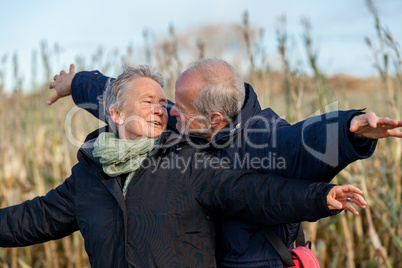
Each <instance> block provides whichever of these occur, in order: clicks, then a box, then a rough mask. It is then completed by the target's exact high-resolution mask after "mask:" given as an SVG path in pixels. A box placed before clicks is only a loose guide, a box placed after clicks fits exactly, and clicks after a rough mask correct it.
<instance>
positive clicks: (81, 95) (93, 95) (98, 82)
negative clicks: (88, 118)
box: [71, 71, 114, 122]
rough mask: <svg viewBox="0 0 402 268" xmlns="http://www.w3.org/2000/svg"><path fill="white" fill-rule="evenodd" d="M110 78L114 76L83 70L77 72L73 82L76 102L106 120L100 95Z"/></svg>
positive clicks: (72, 91) (73, 93)
mask: <svg viewBox="0 0 402 268" xmlns="http://www.w3.org/2000/svg"><path fill="white" fill-rule="evenodd" d="M109 80H114V78H110V77H107V76H105V75H103V74H102V73H101V72H99V71H91V72H87V71H83V72H79V73H77V74H76V75H75V76H74V78H73V81H72V83H71V96H72V97H73V100H74V103H75V104H76V105H77V106H78V107H81V108H83V109H85V110H86V111H88V112H89V113H91V114H92V115H93V116H95V117H96V118H98V119H100V120H102V121H104V122H105V115H104V111H103V105H102V104H101V103H100V102H99V99H98V97H99V96H101V95H102V94H103V92H104V91H105V88H106V84H107V83H108V81H109Z"/></svg>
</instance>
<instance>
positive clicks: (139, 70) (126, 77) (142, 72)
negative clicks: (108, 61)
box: [99, 65, 165, 134]
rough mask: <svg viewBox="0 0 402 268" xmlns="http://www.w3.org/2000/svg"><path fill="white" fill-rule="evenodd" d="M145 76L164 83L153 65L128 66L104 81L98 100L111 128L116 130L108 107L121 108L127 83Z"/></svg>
mask: <svg viewBox="0 0 402 268" xmlns="http://www.w3.org/2000/svg"><path fill="white" fill-rule="evenodd" d="M141 77H147V78H150V79H152V80H154V81H155V82H157V83H158V84H159V85H160V86H161V87H162V88H163V87H164V85H165V83H164V81H163V77H162V75H161V74H160V73H159V72H158V70H157V69H156V68H155V67H152V66H150V65H139V66H137V67H128V68H127V69H125V70H124V72H123V73H122V74H120V75H119V76H118V77H117V79H116V80H113V81H112V80H110V79H109V80H108V82H107V83H106V90H105V92H104V93H103V95H102V96H100V97H99V101H101V102H102V103H103V109H104V113H105V115H106V120H107V122H108V124H109V126H110V127H111V129H112V130H113V132H114V133H116V134H117V133H118V132H117V125H116V123H115V122H114V121H113V120H112V118H111V116H110V114H109V109H110V107H112V106H113V107H114V108H115V109H116V110H121V109H122V108H123V107H124V106H125V105H126V103H127V93H128V92H129V90H128V89H129V84H130V82H131V81H132V80H134V79H136V78H141Z"/></svg>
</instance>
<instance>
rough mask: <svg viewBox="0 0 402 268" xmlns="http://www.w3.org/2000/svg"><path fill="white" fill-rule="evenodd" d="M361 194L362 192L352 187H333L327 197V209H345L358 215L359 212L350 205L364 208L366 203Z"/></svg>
mask: <svg viewBox="0 0 402 268" xmlns="http://www.w3.org/2000/svg"><path fill="white" fill-rule="evenodd" d="M362 194H363V191H362V190H360V189H359V188H357V187H355V186H352V185H342V186H334V187H333V188H332V189H331V190H330V191H329V193H328V195H327V205H328V208H329V209H330V210H334V209H346V210H349V211H350V212H352V213H353V214H355V215H359V212H357V210H356V209H355V208H354V207H353V206H352V205H351V204H350V203H355V204H356V205H358V206H359V207H361V208H366V205H367V202H366V201H365V200H364V198H363V197H362V196H361V195H362Z"/></svg>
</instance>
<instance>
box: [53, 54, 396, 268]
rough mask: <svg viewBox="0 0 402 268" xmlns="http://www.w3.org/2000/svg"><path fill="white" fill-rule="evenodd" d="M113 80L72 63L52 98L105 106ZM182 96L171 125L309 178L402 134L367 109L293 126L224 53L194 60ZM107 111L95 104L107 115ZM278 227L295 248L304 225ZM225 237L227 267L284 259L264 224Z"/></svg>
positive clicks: (326, 177)
mask: <svg viewBox="0 0 402 268" xmlns="http://www.w3.org/2000/svg"><path fill="white" fill-rule="evenodd" d="M108 79H109V78H108V77H105V76H103V75H102V74H101V73H99V72H96V71H95V72H80V73H78V74H75V72H74V66H71V67H70V72H69V73H65V72H63V71H62V72H61V73H60V75H56V76H55V78H54V80H55V81H54V82H53V83H52V84H51V86H50V87H51V88H55V89H56V95H54V96H52V97H51V98H50V99H49V100H48V104H52V103H53V102H54V101H56V100H57V99H58V98H60V97H63V96H67V95H69V94H71V93H72V97H73V99H74V101H75V103H76V104H77V105H80V104H83V103H91V104H98V102H97V97H98V96H99V95H101V94H102V92H103V90H104V87H105V85H106V83H107V81H108ZM70 87H71V88H70ZM175 101H176V103H175V104H174V106H173V107H172V108H171V109H170V115H171V116H172V117H171V118H170V119H169V123H168V124H169V127H170V128H171V129H174V128H177V130H178V131H179V132H181V133H184V134H183V135H186V133H197V134H199V135H202V136H204V137H205V138H206V139H208V141H210V144H211V145H212V146H211V148H212V150H214V153H215V154H216V155H217V156H218V157H220V158H227V159H228V160H229V161H230V162H231V164H232V165H233V166H234V167H235V168H238V169H254V170H258V171H260V172H263V173H268V174H280V175H282V176H286V177H295V178H299V179H304V180H315V181H324V182H329V181H330V180H331V179H332V178H333V177H334V176H335V175H336V174H337V173H338V172H339V171H340V170H342V169H343V168H344V167H346V166H347V165H348V164H349V163H351V162H353V161H355V160H358V159H364V158H367V157H369V156H370V155H371V154H372V153H373V152H374V149H375V146H376V140H374V139H378V138H383V137H387V136H395V137H401V136H402V133H401V132H400V131H397V130H392V129H394V128H396V127H400V126H402V122H397V121H395V120H391V119H389V118H378V117H377V116H375V114H373V113H367V114H364V113H363V112H362V111H361V110H350V111H336V112H332V113H328V114H324V115H321V116H318V117H313V118H310V119H308V120H306V121H302V122H299V123H297V124H295V125H292V126H290V125H289V124H288V123H287V122H286V121H284V120H282V119H280V118H279V117H278V116H277V115H276V114H275V113H274V112H273V111H272V110H271V109H266V110H263V111H262V110H261V108H260V105H259V103H258V100H257V96H256V94H255V92H254V91H253V89H252V87H251V86H250V85H248V84H243V81H242V79H241V77H240V75H239V74H238V73H237V72H236V70H235V69H234V68H233V67H232V66H231V65H229V64H228V63H226V62H225V61H222V60H218V59H203V60H200V61H197V62H194V63H193V64H191V65H190V67H189V68H188V69H187V70H185V71H184V72H183V73H182V74H181V75H180V77H179V78H178V80H177V82H176V90H175ZM101 110H102V109H91V110H89V109H88V111H89V112H91V113H92V114H93V115H95V116H96V117H98V118H101V119H103V120H105V119H104V115H103V114H101V113H99V111H101ZM173 117H174V118H173ZM175 118H176V119H177V120H175ZM217 228H219V227H217ZM272 229H273V230H274V231H275V232H276V233H277V234H278V235H279V237H280V238H281V239H282V240H283V241H284V242H285V244H286V245H287V246H288V247H289V248H290V247H292V246H293V242H294V240H295V238H296V236H297V233H298V230H299V225H298V224H288V225H277V226H273V227H272ZM221 237H222V239H220V243H221V245H220V247H219V248H218V249H219V251H221V252H220V253H221V255H222V257H221V260H220V264H221V266H224V267H267V266H269V267H282V265H283V264H282V262H281V260H280V258H279V255H278V254H277V253H276V251H275V250H274V249H273V247H272V246H271V245H270V244H269V243H268V242H267V240H266V238H265V237H264V235H263V232H262V231H261V229H260V227H258V226H255V225H252V224H249V223H246V222H245V221H243V220H237V219H233V218H230V219H229V218H227V219H223V221H222V225H221Z"/></svg>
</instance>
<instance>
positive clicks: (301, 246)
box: [261, 227, 320, 268]
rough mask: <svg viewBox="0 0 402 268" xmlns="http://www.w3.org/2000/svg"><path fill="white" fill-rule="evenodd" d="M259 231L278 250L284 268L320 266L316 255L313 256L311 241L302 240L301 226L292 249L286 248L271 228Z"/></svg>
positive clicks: (316, 267)
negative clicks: (294, 246)
mask: <svg viewBox="0 0 402 268" xmlns="http://www.w3.org/2000/svg"><path fill="white" fill-rule="evenodd" d="M261 231H262V232H263V234H264V235H265V237H266V238H267V240H268V241H269V242H270V243H271V245H272V246H273V247H274V249H275V250H276V251H277V252H278V254H279V256H280V257H281V259H282V262H283V265H284V267H285V268H287V267H289V268H290V267H296V268H320V263H319V262H318V259H317V256H315V254H314V252H313V251H312V250H311V249H310V248H311V242H310V241H307V243H305V242H304V241H305V240H304V234H303V230H302V229H301V227H300V229H299V233H298V234H297V240H296V248H294V249H288V248H287V247H286V246H285V244H284V243H283V241H282V240H281V239H280V238H279V236H278V235H277V234H276V233H275V232H274V231H273V230H272V229H271V228H264V229H262V230H261ZM306 246H308V247H306Z"/></svg>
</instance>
